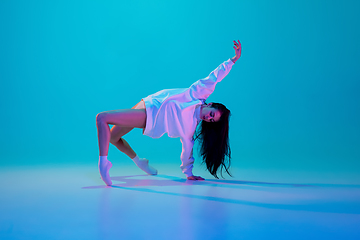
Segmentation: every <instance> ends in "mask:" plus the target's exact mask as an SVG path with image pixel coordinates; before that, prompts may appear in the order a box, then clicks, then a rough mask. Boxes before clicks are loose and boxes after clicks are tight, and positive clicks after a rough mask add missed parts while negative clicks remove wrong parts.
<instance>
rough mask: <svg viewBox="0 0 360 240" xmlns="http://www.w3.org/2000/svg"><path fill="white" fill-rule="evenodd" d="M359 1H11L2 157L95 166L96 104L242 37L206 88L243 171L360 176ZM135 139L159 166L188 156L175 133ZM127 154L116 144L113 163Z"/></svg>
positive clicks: (188, 80)
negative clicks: (219, 107) (212, 86)
mask: <svg viewBox="0 0 360 240" xmlns="http://www.w3.org/2000/svg"><path fill="white" fill-rule="evenodd" d="M359 10H360V2H359V1H304V0H302V1H285V0H284V1H226V2H220V1H208V0H207V1H195V2H194V1H189V0H184V1H176V2H175V1H158V0H153V1H145V0H143V1H50V2H49V1H33V2H29V1H10V0H2V1H1V2H0V33H1V37H0V78H1V88H0V100H1V101H0V102H1V112H0V114H1V115H0V119H1V120H0V121H1V132H0V134H1V138H0V146H1V148H0V156H1V160H0V166H10V165H12V166H13V165H17V166H19V165H21V166H23V167H27V166H38V165H47V164H94V165H96V164H97V161H98V142H97V129H96V124H95V117H96V114H97V113H99V112H102V111H107V110H114V109H121V108H131V107H132V106H134V105H135V104H136V103H137V102H139V101H140V100H141V98H143V97H146V96H147V95H149V94H152V93H154V92H156V91H159V90H161V89H166V88H178V87H179V88H180V87H188V86H190V85H191V84H192V83H193V82H195V81H196V80H198V79H199V78H203V77H206V76H207V75H208V74H209V73H210V72H211V71H212V70H214V69H215V68H216V67H217V66H218V65H219V64H221V63H222V62H223V61H225V60H227V59H228V58H230V57H233V56H234V49H233V48H232V45H233V42H232V41H233V40H236V39H239V40H240V41H241V43H242V48H243V51H242V57H241V58H240V60H239V61H238V62H237V63H236V64H235V65H234V66H233V69H232V70H231V72H230V73H229V75H228V76H227V77H226V78H225V79H224V80H223V82H222V83H220V84H218V85H217V88H216V90H215V92H214V93H213V94H212V95H211V96H210V98H209V99H208V102H210V101H215V102H222V103H224V104H226V105H227V106H228V108H229V109H230V110H231V111H232V118H231V122H230V124H231V125H230V128H231V129H230V138H231V146H232V154H233V166H234V169H242V170H243V171H244V172H246V171H245V170H246V169H248V170H249V171H250V170H251V169H252V170H253V172H258V173H259V172H262V173H264V172H271V171H272V172H273V173H276V174H285V175H286V174H288V176H289V177H291V176H293V174H294V173H299V175H298V176H299V178H306V177H311V176H325V177H326V178H327V179H332V180H333V181H337V182H346V183H354V184H355V183H360V176H359V172H360V163H359V160H360V124H359V123H360V97H359V90H360V81H359V79H360V70H359V66H360V65H359V63H360V47H359V40H360V38H359V37H360V26H359V23H360V15H359ZM125 139H127V140H128V142H129V143H130V144H131V146H132V147H133V148H134V150H135V151H136V152H137V153H138V155H139V156H140V157H147V158H149V159H150V160H151V161H152V162H153V164H154V165H157V166H161V164H174V166H176V167H178V166H179V165H180V152H181V143H180V141H179V139H171V138H168V137H167V136H164V137H162V138H160V139H151V138H149V137H147V136H142V132H141V130H139V129H136V130H134V131H133V132H131V133H129V134H128V135H127V136H126V137H125ZM125 159H126V156H125V155H124V154H122V153H120V152H119V151H118V150H117V149H116V148H115V147H114V146H112V145H111V146H110V151H109V160H112V161H113V163H114V161H115V162H117V164H118V165H121V162H125ZM197 159H198V160H197V163H196V164H195V169H194V173H202V172H201V171H203V170H204V167H199V165H200V160H199V158H197ZM126 162H129V161H128V159H126ZM196 169H197V170H196ZM179 171H180V169H179ZM236 173H237V174H236ZM165 174H166V173H165ZM304 174H305V175H304ZM235 177H237V178H242V175H241V174H240V172H236V171H235ZM319 179H321V178H320V177H319Z"/></svg>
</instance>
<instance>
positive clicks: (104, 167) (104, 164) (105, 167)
mask: <svg viewBox="0 0 360 240" xmlns="http://www.w3.org/2000/svg"><path fill="white" fill-rule="evenodd" d="M111 167H112V163H111V162H110V161H109V160H107V156H100V158H99V172H100V176H101V179H102V180H103V181H104V182H105V183H106V185H108V186H111V185H112V182H111V179H110V175H109V170H110V168H111Z"/></svg>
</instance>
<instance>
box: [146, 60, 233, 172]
mask: <svg viewBox="0 0 360 240" xmlns="http://www.w3.org/2000/svg"><path fill="white" fill-rule="evenodd" d="M233 65H234V63H233V62H232V61H231V60H230V59H228V60H227V61H225V62H223V63H222V64H220V66H218V67H217V68H216V69H215V70H214V71H212V72H211V73H210V75H209V76H207V77H206V78H203V79H200V80H198V81H196V82H195V83H193V84H192V85H191V86H190V87H189V88H177V89H165V90H161V91H159V92H157V93H155V94H152V95H149V96H147V97H146V98H144V99H143V100H144V102H145V108H146V127H145V129H144V133H143V134H144V135H147V136H149V137H152V138H159V137H161V136H162V135H163V134H164V133H167V134H168V136H169V137H172V138H177V137H180V141H181V143H182V152H181V156H180V158H181V162H182V164H181V165H180V168H181V170H182V172H183V173H184V174H185V175H186V177H189V176H192V175H193V174H192V168H193V163H194V158H193V151H192V150H193V146H194V139H193V135H194V133H195V130H196V126H197V125H198V123H199V122H200V121H201V119H200V107H201V105H202V104H203V103H204V102H205V100H206V99H207V98H208V97H209V96H210V94H211V93H213V91H214V90H215V85H216V84H217V83H218V82H220V81H221V80H222V79H223V78H224V77H225V76H226V75H227V74H228V73H229V72H230V70H231V68H232V66H233Z"/></svg>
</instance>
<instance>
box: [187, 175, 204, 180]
mask: <svg viewBox="0 0 360 240" xmlns="http://www.w3.org/2000/svg"><path fill="white" fill-rule="evenodd" d="M187 179H188V180H205V178H202V177H200V176H190V177H187Z"/></svg>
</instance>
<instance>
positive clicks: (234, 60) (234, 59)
mask: <svg viewBox="0 0 360 240" xmlns="http://www.w3.org/2000/svg"><path fill="white" fill-rule="evenodd" d="M230 60H231V61H232V62H233V63H236V61H237V60H239V57H237V56H235V57H232V58H230Z"/></svg>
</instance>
